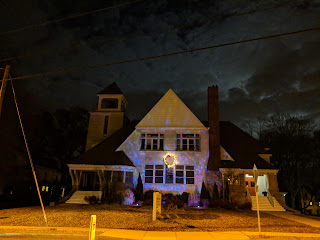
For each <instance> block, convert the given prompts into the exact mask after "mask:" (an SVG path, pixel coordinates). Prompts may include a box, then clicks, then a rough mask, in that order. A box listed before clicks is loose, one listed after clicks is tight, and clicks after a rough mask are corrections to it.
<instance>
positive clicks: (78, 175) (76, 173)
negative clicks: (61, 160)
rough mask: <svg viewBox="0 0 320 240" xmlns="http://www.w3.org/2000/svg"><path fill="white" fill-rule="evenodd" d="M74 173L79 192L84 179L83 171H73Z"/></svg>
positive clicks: (76, 187)
mask: <svg viewBox="0 0 320 240" xmlns="http://www.w3.org/2000/svg"><path fill="white" fill-rule="evenodd" d="M73 171H74V179H75V189H76V190H79V185H80V181H81V177H82V171H81V170H78V171H77V170H73Z"/></svg>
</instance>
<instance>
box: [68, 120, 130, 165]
mask: <svg viewBox="0 0 320 240" xmlns="http://www.w3.org/2000/svg"><path fill="white" fill-rule="evenodd" d="M133 130H134V124H129V125H128V126H124V127H123V128H121V129H120V130H119V131H117V132H115V133H114V134H112V135H111V136H109V137H108V138H106V139H105V140H103V141H102V142H101V143H99V144H98V145H96V146H94V147H93V148H91V149H90V150H88V151H87V152H85V153H84V154H82V155H81V156H80V157H78V158H77V159H75V160H74V161H72V162H71V164H92V165H124V166H133V163H132V162H131V160H130V159H129V158H128V157H127V155H126V154H125V153H124V152H123V151H119V152H116V149H117V148H118V147H119V146H120V145H121V143H123V142H124V141H125V140H126V138H127V137H128V136H129V135H130V134H131V133H132V132H133Z"/></svg>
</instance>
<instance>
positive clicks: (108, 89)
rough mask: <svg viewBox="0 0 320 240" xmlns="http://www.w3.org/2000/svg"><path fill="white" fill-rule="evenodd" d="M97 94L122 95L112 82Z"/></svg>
mask: <svg viewBox="0 0 320 240" xmlns="http://www.w3.org/2000/svg"><path fill="white" fill-rule="evenodd" d="M98 94H123V93H122V91H121V90H120V88H119V87H118V85H117V84H116V83H115V82H113V83H111V84H110V85H109V86H107V87H106V88H105V89H103V90H101V91H100V92H99V93H98Z"/></svg>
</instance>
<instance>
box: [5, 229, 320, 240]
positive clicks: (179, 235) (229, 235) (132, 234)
mask: <svg viewBox="0 0 320 240" xmlns="http://www.w3.org/2000/svg"><path fill="white" fill-rule="evenodd" d="M16 232H18V233H17V234H21V235H28V234H33V235H35V234H39V235H40V234H57V235H73V236H74V235H78V236H80V235H82V236H84V235H87V236H88V235H89V229H88V228H71V227H55V228H50V227H49V228H46V227H24V226H0V236H5V235H6V234H8V233H16ZM61 233H63V234H61ZM96 235H97V236H102V237H110V238H120V239H135V240H137V239H141V240H151V239H152V240H194V239H201V240H217V239H219V240H248V239H250V236H251V237H258V236H259V233H258V232H246V231H242V232H240V231H230V232H160V231H136V230H126V229H108V228H97V229H96ZM261 235H262V236H263V237H303V238H309V237H310V238H318V239H320V234H316V233H282V232H262V233H261Z"/></svg>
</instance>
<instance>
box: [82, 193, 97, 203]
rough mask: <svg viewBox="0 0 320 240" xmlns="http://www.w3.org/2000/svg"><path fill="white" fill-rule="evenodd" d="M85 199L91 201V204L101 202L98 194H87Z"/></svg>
mask: <svg viewBox="0 0 320 240" xmlns="http://www.w3.org/2000/svg"><path fill="white" fill-rule="evenodd" d="M84 200H85V201H86V202H87V203H89V204H90V205H96V204H98V202H99V198H98V197H97V196H94V195H92V196H85V197H84Z"/></svg>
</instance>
